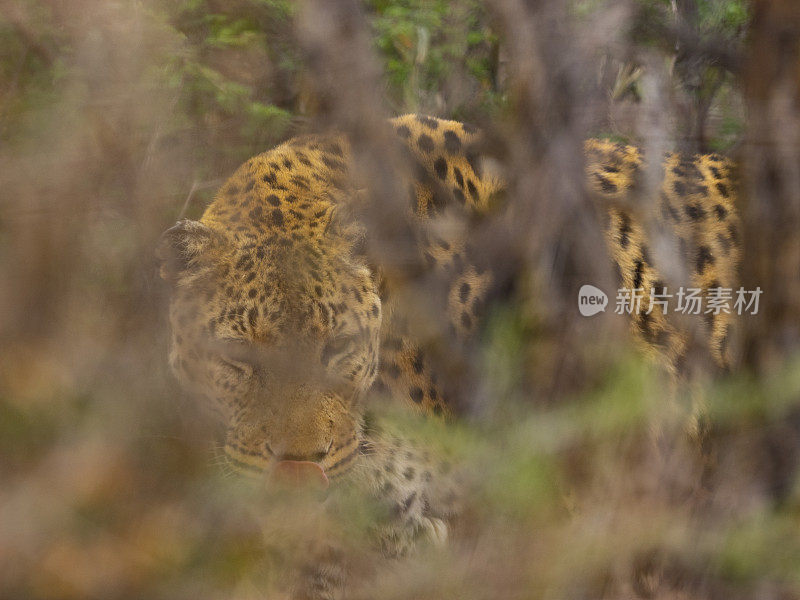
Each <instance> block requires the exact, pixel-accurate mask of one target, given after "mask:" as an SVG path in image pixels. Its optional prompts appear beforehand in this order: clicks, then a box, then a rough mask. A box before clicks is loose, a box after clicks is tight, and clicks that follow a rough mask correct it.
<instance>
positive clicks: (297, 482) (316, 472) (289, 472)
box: [272, 460, 330, 490]
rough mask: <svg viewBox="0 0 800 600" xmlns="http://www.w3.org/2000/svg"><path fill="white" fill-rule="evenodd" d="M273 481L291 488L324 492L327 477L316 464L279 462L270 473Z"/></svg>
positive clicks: (326, 486) (302, 461)
mask: <svg viewBox="0 0 800 600" xmlns="http://www.w3.org/2000/svg"><path fill="white" fill-rule="evenodd" d="M272 478H273V480H275V481H278V482H280V483H283V484H284V485H289V486H291V487H310V488H316V489H321V490H325V489H327V488H328V485H329V483H330V482H329V481H328V476H327V475H326V474H325V471H323V470H322V467H320V466H319V464H317V463H316V462H311V461H307V460H281V461H280V462H278V464H276V465H275V468H274V469H273V471H272Z"/></svg>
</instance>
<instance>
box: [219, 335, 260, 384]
mask: <svg viewBox="0 0 800 600" xmlns="http://www.w3.org/2000/svg"><path fill="white" fill-rule="evenodd" d="M218 358H219V361H220V363H221V364H222V365H223V366H224V367H225V368H226V369H228V370H230V371H233V372H234V373H235V375H237V376H239V377H250V376H252V374H253V365H252V364H251V360H252V358H253V351H252V349H251V348H250V347H249V346H248V344H246V343H245V342H243V341H241V340H236V339H223V340H220V345H219V348H218Z"/></svg>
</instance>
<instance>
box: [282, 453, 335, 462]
mask: <svg viewBox="0 0 800 600" xmlns="http://www.w3.org/2000/svg"><path fill="white" fill-rule="evenodd" d="M327 454H328V453H327V452H314V453H312V454H306V455H300V454H290V453H286V454H279V455H278V456H277V457H276V458H277V459H278V461H279V462H284V461H288V462H312V463H318V462H322V461H323V460H324V459H325V456H326V455H327Z"/></svg>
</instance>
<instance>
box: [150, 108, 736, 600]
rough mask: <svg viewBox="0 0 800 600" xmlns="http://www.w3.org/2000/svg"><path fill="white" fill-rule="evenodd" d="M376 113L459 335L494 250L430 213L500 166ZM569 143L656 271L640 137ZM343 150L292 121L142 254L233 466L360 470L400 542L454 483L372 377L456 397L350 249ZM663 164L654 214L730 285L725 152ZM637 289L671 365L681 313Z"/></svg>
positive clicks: (178, 349)
mask: <svg viewBox="0 0 800 600" xmlns="http://www.w3.org/2000/svg"><path fill="white" fill-rule="evenodd" d="M387 129H388V131H389V132H390V134H391V135H392V136H393V138H392V139H393V141H394V142H396V143H397V145H398V148H401V149H402V151H403V156H404V157H405V158H406V162H407V163H409V164H410V165H411V166H410V168H409V169H407V170H404V171H403V173H402V174H401V176H402V177H403V178H405V179H406V184H407V185H408V188H409V197H410V202H409V203H408V205H407V206H406V208H405V218H406V221H407V222H408V223H410V224H411V225H412V226H414V227H415V228H416V231H419V232H421V234H420V235H418V236H417V237H416V238H415V240H414V243H415V244H416V245H417V251H418V253H419V256H420V257H421V264H423V265H425V267H426V268H427V269H429V270H430V271H431V272H432V273H435V274H436V275H437V276H438V277H439V278H440V279H441V280H442V281H443V282H444V283H443V286H442V288H443V290H444V291H443V293H442V298H441V300H442V302H443V305H444V308H443V314H444V315H445V319H446V320H447V321H448V324H449V331H450V332H451V333H452V335H453V336H454V338H458V339H464V338H469V337H470V336H472V335H474V332H475V330H476V328H477V327H478V324H479V322H480V321H481V317H482V314H483V313H482V311H483V310H485V305H486V298H487V297H488V295H489V294H490V293H491V289H492V286H493V283H495V281H494V280H495V277H494V276H493V273H492V269H491V265H486V264H483V263H482V261H480V260H475V258H474V254H475V253H474V252H471V249H470V240H469V232H468V230H465V229H463V228H461V229H459V228H450V229H449V230H448V229H447V228H438V229H437V228H435V227H433V228H431V227H428V225H429V224H430V223H435V222H436V221H437V219H440V218H441V217H442V216H443V215H447V214H449V212H448V211H451V209H452V210H456V211H458V214H466V215H478V216H481V215H487V214H491V213H493V212H494V211H497V210H502V206H501V205H502V202H503V200H502V199H503V196H504V193H505V191H506V188H507V184H506V182H505V180H504V178H503V177H502V176H501V175H498V174H497V173H496V172H492V171H490V170H488V169H486V168H485V167H484V165H483V164H482V163H481V160H480V156H479V154H478V151H479V149H480V148H481V144H482V139H483V138H482V134H481V131H480V130H479V129H477V128H475V127H473V126H471V125H469V124H466V123H462V122H458V121H451V120H445V119H439V118H436V117H431V116H426V115H415V114H409V115H404V116H400V117H397V118H394V119H390V120H389V121H388V125H387ZM476 149H477V150H476ZM584 155H585V158H586V164H585V170H584V173H585V187H586V189H587V193H589V194H590V195H592V196H593V197H594V198H596V200H597V202H596V205H597V206H598V207H600V210H601V212H602V213H603V215H604V216H605V240H606V243H607V247H608V253H609V255H610V258H611V261H612V262H613V264H615V265H616V267H617V268H618V271H619V279H620V283H621V284H622V285H623V286H624V287H627V288H631V289H651V288H652V289H663V288H665V287H666V284H665V283H664V278H663V277H662V276H661V274H660V272H659V270H658V269H657V268H656V265H655V261H654V258H653V256H652V253H651V251H650V248H649V246H648V236H647V231H648V227H647V224H648V223H647V220H648V218H647V217H644V218H643V217H642V215H641V214H638V213H637V211H635V210H631V208H630V202H631V198H634V199H635V194H636V190H637V189H639V188H641V185H640V179H641V177H642V173H643V171H644V167H645V165H646V163H645V161H644V158H643V156H642V153H641V152H640V150H639V149H637V148H636V147H634V146H630V145H625V144H620V143H615V142H612V141H608V140H601V139H590V140H588V141H586V142H585V145H584ZM352 163H353V148H352V147H351V144H350V142H349V140H348V137H347V136H346V135H344V134H340V133H335V132H334V133H330V134H321V135H305V136H301V137H296V138H292V139H290V140H288V141H286V142H284V143H282V144H280V145H279V146H277V147H275V148H274V149H272V150H269V151H267V152H264V153H262V154H259V155H257V156H254V157H252V158H250V159H249V160H247V161H246V162H245V163H244V164H243V165H242V166H240V167H239V168H238V169H237V170H236V172H235V173H234V174H233V175H232V176H231V177H230V178H229V179H228V180H227V181H226V182H225V183H224V184H223V185H222V186H221V187H220V189H219V191H218V192H217V194H216V196H215V198H214V199H213V201H212V202H211V203H210V204H209V205H208V206H207V208H206V209H205V212H204V213H203V215H202V216H201V217H200V218H199V219H198V220H191V219H182V220H180V221H178V222H177V223H176V224H175V225H174V226H173V227H171V228H169V229H168V230H167V231H166V232H165V233H164V234H163V236H162V238H161V242H160V244H159V248H158V251H157V254H158V256H159V259H160V261H161V262H160V275H161V277H162V278H163V279H164V280H165V281H166V282H168V284H169V288H170V300H169V322H170V334H169V335H170V351H169V364H170V367H171V369H172V371H173V372H174V374H175V375H176V377H177V379H178V380H179V381H180V383H181V384H182V386H183V387H184V388H186V389H187V390H188V391H190V392H191V393H192V394H195V395H197V396H199V397H203V398H205V402H204V403H203V405H204V406H206V407H207V408H209V409H210V410H211V411H212V412H213V413H214V414H215V415H216V417H217V418H218V419H219V421H220V423H221V424H222V427H223V429H224V434H223V437H224V442H223V444H222V446H223V449H224V459H225V461H226V463H227V464H228V465H229V466H230V467H231V468H232V469H233V470H234V471H235V472H237V473H238V474H240V475H241V476H243V477H249V478H253V479H256V480H263V479H264V478H265V477H266V475H268V474H269V473H271V472H273V471H275V470H276V469H278V470H280V469H282V468H284V469H285V468H289V469H294V471H296V472H297V473H302V474H303V477H305V478H309V479H316V480H321V481H323V482H324V484H325V485H328V484H330V485H337V482H350V483H352V482H354V481H355V482H357V483H358V485H359V486H360V489H362V490H364V492H365V493H366V494H368V495H370V496H371V497H373V498H375V499H376V501H377V502H380V503H382V504H383V505H385V506H387V507H389V508H390V510H389V511H388V512H387V514H389V515H391V516H390V517H389V520H388V521H387V522H385V523H383V524H382V525H381V526H380V527H379V528H378V529H377V530H378V531H379V532H380V533H379V535H378V538H379V541H378V545H379V547H380V549H381V551H382V553H383V554H385V555H387V556H390V557H392V556H403V555H405V554H407V553H409V552H412V551H413V550H414V548H415V547H416V545H417V544H419V543H423V540H433V541H434V542H437V543H444V542H445V541H446V540H447V537H448V532H449V528H450V523H451V522H452V520H453V519H454V518H455V517H456V516H457V515H458V512H459V503H460V500H459V489H458V483H457V481H456V478H452V477H448V476H447V468H446V466H444V465H442V464H440V461H438V460H437V459H436V458H435V457H431V455H430V453H429V452H426V450H425V448H420V447H417V446H415V445H414V444H413V443H411V442H410V441H409V440H407V439H405V438H404V437H403V436H402V435H399V434H397V433H396V432H394V433H389V432H388V430H387V429H386V428H385V426H384V425H383V424H382V423H381V422H380V421H379V420H378V419H376V417H375V416H374V415H373V411H372V406H373V403H372V396H373V395H374V394H376V393H379V394H383V395H386V396H388V397H389V398H392V399H394V400H396V401H397V403H398V404H399V405H401V406H402V407H404V408H407V409H409V410H411V411H413V412H415V413H419V414H422V415H424V416H425V417H426V418H427V417H430V418H431V419H434V420H438V421H443V422H447V421H448V420H450V419H452V418H453V417H454V415H455V414H456V413H457V403H456V402H454V401H453V400H452V398H449V397H448V393H447V390H446V389H444V387H443V386H442V385H440V384H439V382H438V380H437V374H436V372H435V370H434V368H432V365H431V364H430V363H431V361H430V360H429V357H428V356H427V355H426V353H425V347H424V344H423V343H422V342H421V341H420V340H418V339H415V338H414V336H413V335H411V334H410V333H409V331H408V326H407V319H408V314H407V311H405V310H404V308H406V307H404V305H403V304H404V302H406V301H407V297H406V296H404V294H403V290H402V289H399V288H400V287H401V285H400V284H401V282H399V280H398V278H397V277H393V276H392V274H391V273H389V272H388V271H387V270H383V269H382V268H381V265H376V264H374V263H373V261H372V260H371V258H370V257H369V256H368V253H366V252H365V251H364V240H365V238H366V237H368V235H369V232H368V230H367V227H366V225H365V224H364V223H363V222H362V221H361V220H360V219H359V217H358V215H359V212H358V210H357V205H358V204H359V203H360V202H363V197H364V193H363V188H364V186H365V185H366V186H368V184H369V182H359V181H356V180H357V177H355V176H354V175H353V168H352ZM398 168H399V167H398ZM662 172H663V178H662V184H661V188H660V190H659V194H658V196H659V197H658V201H657V202H656V203H654V206H656V207H657V209H658V210H657V211H656V212H657V214H656V215H654V219H655V220H656V221H657V222H658V223H659V224H660V225H661V226H663V227H664V228H666V229H667V230H668V231H670V232H671V234H672V235H673V236H674V238H675V239H676V240H678V244H679V246H680V252H681V254H682V256H683V258H684V259H685V262H686V263H687V264H689V265H690V278H691V282H692V283H693V284H695V285H696V286H697V287H699V288H702V289H703V290H704V291H705V293H708V290H710V289H712V288H715V287H733V284H734V282H735V280H736V269H737V263H738V261H739V254H740V242H739V233H738V220H737V219H738V217H737V214H736V208H735V206H734V200H735V198H734V196H735V187H736V184H735V169H734V166H733V164H732V163H731V161H729V160H728V159H727V158H724V157H722V156H720V155H717V154H708V155H697V156H688V157H687V156H685V155H681V154H679V153H670V154H667V155H665V157H664V159H663V161H662ZM498 207H499V208H498ZM645 308H646V307H642V308H641V309H639V310H635V311H632V314H631V319H630V320H631V327H632V329H633V330H634V332H635V336H636V337H637V339H638V340H639V341H640V343H641V344H642V345H643V347H644V348H645V349H647V350H648V351H650V352H652V353H654V354H656V355H657V356H660V357H661V358H662V359H663V362H664V363H665V364H666V365H667V366H668V368H669V369H671V370H673V371H680V369H681V368H682V366H681V363H682V361H685V357H686V355H687V353H688V350H687V349H688V345H689V344H688V337H687V334H686V332H685V331H682V330H681V328H680V325H679V324H678V325H676V324H674V323H672V322H671V321H670V320H669V319H668V315H667V314H666V312H665V311H664V310H662V309H661V308H660V307H656V308H654V309H653V310H645ZM731 326H732V316H731V315H729V314H726V313H719V314H715V315H711V316H710V317H708V322H707V323H706V327H707V350H708V352H709V353H710V355H711V356H712V357H713V360H714V361H715V362H716V363H717V364H719V365H721V366H726V365H727V364H728V363H729V349H728V342H727V340H728V336H729V335H730V329H731ZM342 484H343V485H344V484H345V483H342ZM323 572H324V573H328V576H327V579H326V576H324V575H323ZM331 572H332V570H331V569H330V568H328V567H325V568H322V567H320V568H319V569H317V570H316V571H315V575H314V577H312V579H313V580H314V583H313V585H312V584H309V585H311V587H312V588H313V590H315V591H314V592H313V593H312V592H306V593H305V596H303V594H302V593H301V594H299V595H298V597H306V596H307V597H336V592H335V589H334V588H336V585H337V583H336V582H335V581H334V580H336V581H338V580H341V574H339V576H337V577H332V576H330V573H331ZM309 589H311V588H309ZM315 594H316V595H315ZM326 594H328V595H327V596H326Z"/></svg>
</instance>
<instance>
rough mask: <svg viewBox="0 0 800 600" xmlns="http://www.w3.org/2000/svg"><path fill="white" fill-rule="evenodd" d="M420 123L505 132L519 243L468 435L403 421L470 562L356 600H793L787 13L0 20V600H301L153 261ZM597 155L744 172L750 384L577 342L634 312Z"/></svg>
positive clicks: (751, 9) (267, 9)
mask: <svg viewBox="0 0 800 600" xmlns="http://www.w3.org/2000/svg"><path fill="white" fill-rule="evenodd" d="M406 112H420V113H426V114H432V115H435V116H440V117H446V118H454V119H460V120H465V121H468V122H471V123H474V124H477V125H480V126H481V127H483V128H484V129H485V130H486V131H487V135H488V139H489V140H490V146H491V147H492V150H493V152H495V153H496V154H497V156H499V157H501V158H502V159H503V162H504V164H505V165H506V166H505V168H506V169H507V174H508V178H509V194H508V195H509V202H510V203H512V205H515V206H517V207H518V208H519V209H520V210H522V213H521V214H522V218H521V219H520V221H519V222H520V223H521V224H522V230H521V231H518V232H517V236H516V237H515V238H514V240H513V242H514V244H513V248H512V250H509V252H511V253H512V254H513V256H511V255H509V257H508V258H509V263H512V262H513V264H514V265H515V268H514V269H513V272H510V273H509V274H508V278H509V279H512V278H513V279H514V282H513V283H514V285H511V286H509V292H508V293H507V294H505V295H504V296H503V297H502V298H500V299H498V300H497V301H496V302H493V303H492V305H491V306H490V310H489V316H488V319H487V322H486V326H485V327H484V329H483V331H482V333H481V335H480V337H479V340H478V342H477V343H476V344H475V348H474V349H472V350H471V352H470V356H469V360H470V362H471V365H472V368H473V371H474V372H475V380H476V381H478V382H479V385H477V386H475V387H474V393H473V397H471V398H469V399H468V401H467V405H469V406H470V407H472V408H471V410H470V411H468V414H467V415H465V417H464V418H463V419H462V420H461V421H459V422H458V423H454V424H452V425H451V426H447V427H438V426H435V425H430V424H425V423H418V422H416V421H414V420H413V419H412V420H410V421H408V422H406V421H405V420H404V419H405V417H398V419H400V420H401V421H402V424H403V425H404V427H406V429H407V430H417V431H416V433H417V434H418V435H419V436H421V438H422V439H429V440H431V443H435V444H437V445H439V446H442V447H444V448H445V450H443V451H446V452H448V453H451V454H453V455H455V456H456V457H457V458H458V459H459V460H460V461H461V462H463V463H465V464H466V465H468V469H467V470H468V473H469V477H468V479H469V482H470V483H469V486H470V488H469V489H470V493H469V496H468V498H467V499H466V502H465V511H464V516H463V517H462V519H461V520H460V522H459V523H458V525H457V529H456V531H455V533H454V536H453V541H452V543H451V544H450V545H449V546H448V547H447V548H445V549H439V550H433V549H428V550H423V551H422V554H421V555H420V556H418V557H412V558H409V559H406V560H403V561H398V562H396V563H395V564H394V565H393V566H392V568H391V569H389V570H388V571H386V572H384V573H383V574H382V575H381V576H380V577H377V578H375V577H366V576H365V577H364V578H363V580H362V579H354V582H355V583H354V586H353V591H352V594H353V597H354V598H374V597H381V598H412V597H413V598H419V599H421V598H431V599H441V598H487V599H489V598H500V597H503V598H556V599H560V598H769V599H772V598H775V599H784V598H787V599H788V598H800V535H799V534H798V532H800V487H798V478H797V459H798V456H800V353H798V350H799V348H798V342H800V233H798V232H800V7H799V6H797V4H796V2H795V0H753V1H752V2H747V1H745V0H569V1H565V0H538V1H533V0H529V1H525V0H484V1H480V0H447V1H446V0H340V1H336V2H333V1H332V0H303V1H300V0H298V1H290V0H228V1H222V0H0V597H3V598H65V599H66V598H76V599H77V598H103V599H107V598H154V599H155V598H193V599H195V598H223V597H224V598H228V599H234V598H281V597H283V596H281V595H280V591H279V590H280V589H282V588H281V586H282V579H283V578H284V577H285V570H286V569H285V565H286V562H287V559H286V556H287V554H290V553H292V552H299V550H298V549H297V548H298V544H299V543H300V541H302V540H304V539H306V538H308V537H309V536H310V537H313V535H312V534H313V531H311V529H313V526H312V525H310V524H309V523H307V519H305V518H304V515H303V514H295V515H294V516H295V517H297V518H296V519H294V521H293V520H292V518H291V515H289V516H288V517H287V514H288V513H287V511H289V510H290V508H291V507H287V506H285V505H281V504H280V501H279V500H275V499H269V498H264V497H261V496H255V497H254V495H253V493H252V491H248V490H244V489H241V488H240V487H239V485H238V483H237V481H236V480H235V479H230V478H226V477H225V476H224V475H223V474H222V473H220V472H219V469H218V468H217V467H216V466H215V464H214V460H213V454H212V453H211V452H210V451H209V448H210V443H209V440H210V439H212V437H213V436H212V430H211V426H210V425H209V424H208V423H206V422H205V421H204V420H203V418H202V417H201V416H200V414H199V413H198V411H197V409H196V406H195V403H194V401H193V399H192V398H189V397H186V396H185V395H184V394H183V393H182V392H181V391H180V390H179V389H178V386H177V384H176V383H175V382H174V381H173V379H172V378H171V375H170V374H169V372H168V369H167V364H166V356H167V333H166V332H167V323H166V314H165V301H166V293H167V290H166V289H165V288H164V286H163V285H162V282H161V281H160V280H159V279H158V277H157V264H156V260H155V257H154V253H153V249H154V247H155V245H156V243H157V240H158V237H159V235H160V234H161V232H162V231H163V230H165V229H166V228H167V227H169V226H170V225H171V224H173V223H174V222H175V221H176V220H177V219H178V218H179V217H180V216H182V215H186V216H191V217H197V216H198V215H199V214H201V212H202V209H203V207H204V206H205V205H206V204H207V203H208V202H209V201H210V199H211V198H212V197H213V195H214V193H215V192H216V190H217V188H218V187H219V186H220V185H221V183H222V182H223V181H224V180H225V178H226V177H227V176H228V175H229V174H231V173H232V172H233V170H234V169H235V168H236V166H237V165H238V164H239V163H241V162H242V161H243V160H245V159H246V158H248V157H249V156H251V155H253V154H256V153H259V152H262V151H264V150H266V149H268V148H269V147H271V146H273V145H275V144H276V143H278V142H280V141H282V140H285V139H287V138H289V137H291V136H293V135H296V134H300V133H305V132H312V131H317V130H320V129H326V128H329V127H333V126H335V127H337V128H339V129H342V130H344V131H346V132H348V133H351V134H352V135H353V136H354V139H355V140H357V144H356V146H357V147H359V146H358V144H361V146H360V147H361V148H367V147H369V143H370V142H369V139H368V138H369V136H370V132H371V131H372V130H373V129H374V128H375V124H376V123H379V121H380V119H383V118H385V117H389V116H394V115H397V114H403V113H406ZM586 137H601V138H605V139H611V140H614V141H618V142H625V143H633V144H636V145H638V146H640V147H642V148H643V149H644V151H645V153H646V155H647V156H661V154H662V153H663V152H665V151H668V150H680V151H682V152H686V153H689V154H693V153H700V152H721V153H724V154H726V155H728V156H731V157H733V158H735V159H736V160H737V163H738V165H739V179H740V181H739V184H740V185H739V188H740V189H739V202H738V204H739V209H740V213H741V216H742V236H741V237H742V241H743V244H744V256H745V259H744V262H743V264H742V267H741V276H742V284H743V285H744V287H745V288H747V289H755V287H756V286H759V287H761V289H762V290H764V293H763V295H762V297H761V305H760V311H759V314H758V315H757V316H755V317H747V318H744V319H742V322H741V323H740V326H739V327H738V332H737V336H736V338H735V350H736V352H735V354H736V356H737V360H736V365H735V368H734V369H733V372H732V374H728V375H724V376H723V375H704V376H701V377H698V378H697V380H695V381H692V382H691V384H690V385H689V386H687V387H686V388H683V389H680V390H677V391H676V390H675V389H674V388H673V387H672V386H671V385H669V383H668V379H667V378H666V376H665V374H664V373H663V372H662V370H660V369H659V368H658V367H657V366H654V365H652V364H650V363H648V362H647V361H646V360H645V359H644V358H642V355H641V353H640V352H639V351H638V350H637V348H636V347H635V345H633V344H632V343H631V340H630V335H629V334H628V331H627V326H626V324H625V322H624V320H623V319H622V318H621V317H615V316H614V315H613V314H610V313H611V311H607V313H608V314H603V315H600V316H598V317H596V318H593V319H584V318H583V317H581V316H580V315H579V313H578V312H577V310H576V307H575V290H576V287H575V284H576V282H579V283H587V282H590V283H596V284H599V285H600V287H603V285H602V284H606V285H605V289H607V290H608V289H614V288H615V287H616V284H615V282H614V279H613V271H612V269H611V265H610V263H609V262H608V260H607V259H606V258H605V255H604V252H603V251H602V250H600V251H599V250H598V248H602V238H601V236H600V225H599V224H598V222H597V218H596V217H595V216H593V214H594V213H593V211H592V210H591V205H590V202H591V201H590V199H589V198H587V197H586V193H585V191H584V190H583V183H582V181H583V179H582V168H583V166H582V163H583V159H582V141H583V139H584V138H586ZM358 140H361V141H360V142H358ZM362 155H363V153H362ZM656 162H657V161H656ZM375 172H380V171H375ZM376 185H378V186H380V182H377V183H376ZM403 202H405V200H403ZM520 207H521V208H520ZM506 250H507V248H506ZM698 406H700V407H702V410H701V411H700V414H701V417H702V418H698V417H697V415H698V410H697V407H698ZM359 514H361V513H360V512H358V511H357V510H356V511H355V512H347V510H344V509H343V512H342V519H343V521H346V522H347V523H357V522H359V517H358V515H359ZM348 519H349V521H348ZM292 524H294V525H296V527H294V528H293V527H292V526H291V525H292ZM353 527H354V528H355V529H354V530H353V531H352V532H350V534H349V536H350V537H349V538H348V539H350V540H351V541H352V543H353V544H354V545H356V546H357V545H359V543H361V542H362V541H363V544H362V545H363V546H365V547H366V545H367V541H366V536H364V538H363V540H362V538H360V537H359V535H360V534H359V531H361V529H359V527H361V525H358V526H357V527H356V526H353ZM361 528H362V529H363V527H361ZM365 570H366V569H365ZM355 571H356V572H357V571H358V569H356V570H355Z"/></svg>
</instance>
